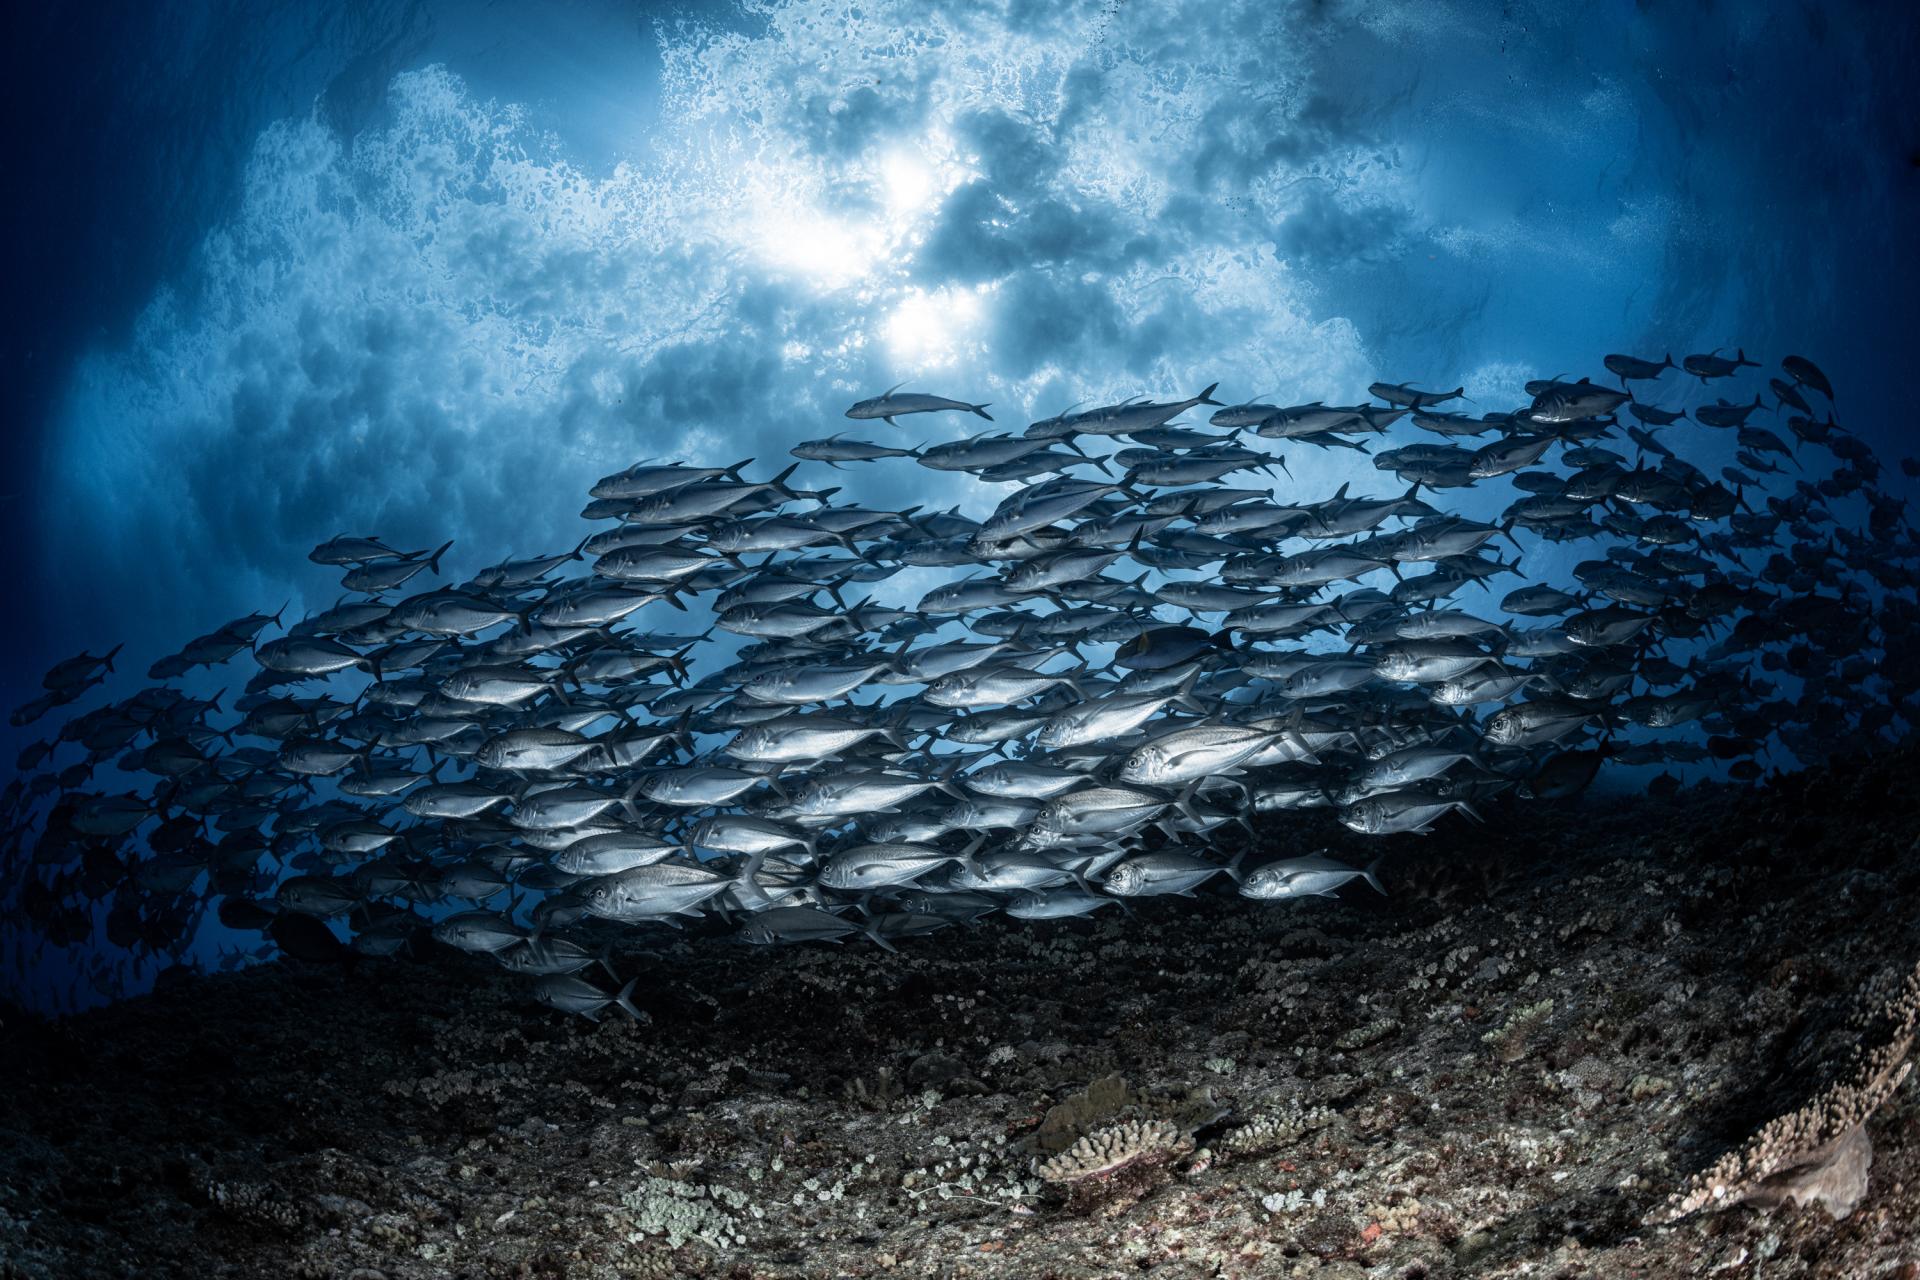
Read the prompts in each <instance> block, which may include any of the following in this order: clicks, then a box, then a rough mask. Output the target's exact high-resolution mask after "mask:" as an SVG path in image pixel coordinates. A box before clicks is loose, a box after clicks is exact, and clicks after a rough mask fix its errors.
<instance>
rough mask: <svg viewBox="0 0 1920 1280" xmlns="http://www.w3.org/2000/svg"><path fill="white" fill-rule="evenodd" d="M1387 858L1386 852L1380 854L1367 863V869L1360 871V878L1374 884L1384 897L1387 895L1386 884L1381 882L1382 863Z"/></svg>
mask: <svg viewBox="0 0 1920 1280" xmlns="http://www.w3.org/2000/svg"><path fill="white" fill-rule="evenodd" d="M1385 858H1386V855H1385V854H1384V853H1383V854H1381V855H1379V857H1376V858H1375V859H1374V860H1373V861H1372V862H1369V863H1368V864H1367V868H1366V870H1364V871H1362V872H1361V873H1360V878H1361V879H1362V880H1365V881H1366V882H1367V883H1368V884H1370V885H1372V886H1373V887H1374V889H1375V890H1376V891H1377V892H1379V894H1380V895H1381V896H1382V897H1385V896H1386V895H1387V889H1386V886H1385V885H1383V884H1381V883H1380V863H1381V862H1382V861H1383V860H1385Z"/></svg>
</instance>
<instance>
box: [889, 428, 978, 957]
mask: <svg viewBox="0 0 1920 1280" xmlns="http://www.w3.org/2000/svg"><path fill="white" fill-rule="evenodd" d="M982 416H984V415H982ZM860 932H861V933H864V934H866V935H867V937H869V938H871V939H873V944H874V945H875V946H877V947H879V948H881V949H882V950H884V951H891V952H893V953H894V954H895V955H898V954H899V953H900V948H898V947H896V946H894V945H893V942H892V940H891V939H889V938H888V937H887V935H886V934H884V933H882V932H880V926H879V925H877V924H875V923H874V917H873V915H872V913H868V915H867V920H866V923H865V924H863V925H861V926H860Z"/></svg>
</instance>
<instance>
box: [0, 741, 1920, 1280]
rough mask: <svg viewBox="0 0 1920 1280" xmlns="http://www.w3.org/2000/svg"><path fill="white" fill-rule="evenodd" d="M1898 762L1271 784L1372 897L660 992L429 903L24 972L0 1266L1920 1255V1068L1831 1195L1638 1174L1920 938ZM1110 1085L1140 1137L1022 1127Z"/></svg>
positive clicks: (1317, 1265)
mask: <svg viewBox="0 0 1920 1280" xmlns="http://www.w3.org/2000/svg"><path fill="white" fill-rule="evenodd" d="M1917 767H1920V752H1916V751H1914V750H1906V751H1902V752H1899V753H1889V754H1885V755H1882V756H1879V757H1877V758H1874V759H1871V760H1865V761H1856V762H1853V763H1850V764H1846V765H1842V766H1836V767H1834V768H1832V769H1830V770H1816V771H1812V772H1808V773H1804V774H1799V775H1796V776H1792V777H1787V778H1784V779H1782V780H1780V781H1778V782H1777V783H1775V784H1774V785H1772V786H1771V787H1769V788H1765V789H1762V790H1760V791H1757V792H1745V791H1726V790H1719V789H1704V790H1695V791H1692V792H1687V793H1683V794H1682V795H1681V796H1680V797H1679V798H1677V799H1675V800H1672V801H1657V800H1650V799H1649V800H1637V799H1631V798H1628V799H1621V798H1618V797H1613V798H1607V799H1604V800H1602V799H1599V798H1595V799H1590V800H1587V801H1585V802H1582V803H1578V804H1572V805H1564V806H1558V807H1555V806H1544V805H1534V806H1527V805H1516V806H1515V807H1513V808H1510V809H1496V810H1495V811H1493V812H1491V813H1489V814H1488V818H1489V822H1488V825H1487V826H1485V827H1474V826H1472V825H1471V824H1467V823H1453V822H1450V823H1449V824H1448V825H1447V828H1446V829H1445V830H1444V831H1442V832H1440V833H1437V834H1435V835H1432V836H1429V837H1426V838H1415V837H1400V838H1396V839H1393V840H1391V841H1389V842H1388V843H1386V844H1380V843H1372V842H1366V841H1363V840H1360V839H1358V838H1351V839H1349V838H1346V837H1345V836H1344V833H1341V832H1339V831H1338V829H1337V828H1334V827H1332V826H1331V825H1330V824H1326V823H1324V822H1322V821H1319V820H1315V821H1312V822H1308V823H1304V824H1303V823H1300V822H1289V823H1286V824H1280V823H1273V824H1269V825H1268V826H1267V827H1266V828H1265V829H1264V830H1263V841H1264V842H1265V843H1266V844H1267V845H1269V846H1271V849H1272V851H1273V852H1275V853H1287V852H1298V851H1307V850H1310V849H1312V848H1317V847H1319V846H1320V845H1322V844H1326V845H1330V846H1332V847H1333V850H1334V852H1335V853H1336V854H1340V855H1343V856H1349V857H1352V858H1356V859H1362V860H1364V859H1365V858H1366V857H1368V856H1369V855H1370V854H1375V853H1379V852H1380V851H1381V850H1383V849H1385V850H1387V851H1388V855H1389V856H1388V861H1387V863H1386V866H1385V870H1384V873H1383V874H1384V878H1385V879H1386V881H1387V883H1388V886H1389V888H1390V889H1391V890H1392V896H1391V897H1389V898H1385V899H1382V898H1379V897H1377V896H1376V895H1374V894H1373V893H1372V892H1371V891H1370V890H1367V889H1366V888H1364V886H1351V887H1349V889H1348V890H1347V891H1346V896H1345V897H1343V899H1342V900H1340V901H1338V902H1335V901H1328V900H1323V899H1312V900H1308V901H1304V902H1297V903H1265V904H1263V903H1252V902H1245V901H1241V900H1239V899H1236V898H1232V897H1228V896H1218V897H1208V898H1206V899H1205V900H1203V901H1187V900H1155V901H1148V902H1143V903H1140V904H1138V905H1137V907H1136V911H1135V914H1134V915H1133V917H1131V918H1127V917H1123V916H1120V915H1119V914H1118V913H1116V912H1113V911H1108V912H1104V913H1102V916H1101V918H1099V919H1097V920H1093V921H1089V920H1078V921H1065V922H1054V923H1047V924H1038V925H1023V924H1020V923H1018V922H1014V921H1006V920H992V921H989V922H988V923H986V924H984V925H983V926H981V927H978V928H974V929H971V930H961V929H952V930H948V931H946V932H944V933H941V934H939V935H937V936H933V937H928V938H923V939H919V940H915V941H910V942H907V943H904V944H903V954H900V955H888V954H886V953H884V952H882V951H879V950H877V949H875V948H873V947H872V946H870V945H866V944H864V943H862V944H859V945H851V946H847V947H845V948H841V947H833V946H805V947H794V948H787V949H780V950H753V949H748V948H745V947H741V946H738V945H735V944H733V943H730V942H728V941H726V940H725V939H721V938H686V937H675V936H673V935H664V934H660V933H653V934H649V935H646V938H645V940H646V941H647V942H648V943H649V944H650V945H651V949H650V950H648V951H646V952H644V953H634V954H630V955H628V956H625V957H623V958H621V959H619V960H618V961H616V963H617V964H618V965H619V967H620V968H621V970H622V975H623V976H626V974H627V973H629V972H633V971H638V972H640V973H641V974H643V975H644V977H643V979H642V981H641V983H640V989H639V997H638V998H639V1001H640V1003H641V1004H642V1006H643V1007H644V1008H645V1010H646V1011H647V1012H648V1014H649V1015H650V1021H649V1022H647V1023H646V1024H643V1025H633V1024H631V1023H629V1022H628V1021H627V1019H625V1018H623V1017H618V1016H614V1017H610V1018H609V1019H608V1020H607V1021H605V1022H603V1023H602V1024H600V1025H597V1026H596V1025H594V1024H591V1023H589V1022H587V1021H585V1020H583V1019H580V1018H576V1017H569V1016H566V1015H562V1014H557V1013H552V1012H548V1011H546V1010H545V1009H543V1008H541V1007H539V1006H537V1005H534V1004H533V1003H532V1002H531V1001H530V1000H529V999H528V998H527V987H526V984H525V983H524V981H523V980H520V979H517V978H515V977H512V976H510V975H508V974H507V973H505V972H503V971H501V970H499V969H498V968H497V967H495V966H493V965H491V964H490V963H486V962H482V961H478V960H472V959H468V958H465V957H461V956H457V955H454V954H452V953H449V952H444V951H440V950H438V949H437V948H436V949H435V950H434V952H433V953H432V954H430V955H426V956H423V958H421V959H419V960H415V961H390V962H366V963H361V964H358V965H356V966H354V967H352V968H350V969H345V970H339V969H330V968H319V969H316V968H311V967H300V966H298V965H296V964H295V963H293V962H287V963H283V964H274V965H268V966H263V967H259V968H256V969H252V970H249V971H246V972H242V973H237V974H230V975H224V976H219V977H211V978H206V979H198V980H190V981H186V982H179V983H171V984H168V986H167V988H166V989H165V990H163V991H161V992H160V993H158V994H155V995H152V996H148V997H144V998H141V999H137V1000H131V1001H127V1002H125V1003H123V1004H121V1005H118V1006H116V1007H113V1008H109V1009H105V1010H101V1011H98V1012H94V1013H90V1014H87V1015H84V1016H81V1017H77V1018H74V1019H71V1020H69V1021H65V1022H61V1023H58V1024H45V1023H42V1022H39V1021H37V1020H35V1019H32V1018H28V1017H25V1016H22V1015H20V1014H17V1013H12V1012H8V1013H7V1014H6V1015H5V1017H4V1023H5V1025H4V1030H3V1031H0V1067H3V1069H4V1072H5V1077H4V1078H5V1081H6V1088H5V1090H4V1092H0V1276H5V1277H69V1276H73V1277H109V1276H111V1277H121V1276H129V1277H133V1276H137V1277H143V1278H144V1277H154V1278H158V1277H176V1276H178V1277H187V1276H192V1277H212V1276H238V1277H249V1278H251V1277H269V1276H271V1277H281V1276H288V1277H355V1278H357V1280H372V1278H373V1277H380V1276H384V1277H390V1278H392V1280H400V1278H401V1277H482V1276H485V1277H492V1276H503V1277H504V1276H514V1277H563V1276H564V1277H582V1278H585V1277H614V1276H648V1277H652V1276H662V1277H664V1276H675V1275H688V1276H725V1277H761V1276H768V1277H774V1276H780V1277H833V1276H954V1277H959V1276H1014V1277H1032V1278H1034V1280H1043V1278H1045V1277H1063V1278H1064V1277H1107V1276H1131V1275H1146V1274H1151V1275H1154V1276H1170V1277H1174V1276H1177V1277H1185V1276H1262V1277H1264V1276H1294V1275H1299V1276H1315V1277H1346V1276H1354V1277H1358V1276H1363V1275H1364V1276H1391V1277H1442V1276H1468V1275H1471V1276H1519V1275H1526V1276H1546V1277H1557V1276H1567V1277H1573V1276H1641V1277H1659V1276H1695V1275H1715V1276H1723V1277H1729V1278H1733V1277H1743V1276H1765V1277H1769V1278H1770V1280H1771V1278H1774V1277H1790V1276H1801V1275H1809V1276H1834V1277H1846V1278H1848V1280H1853V1278H1854V1277H1867V1276H1881V1275H1892V1276H1906V1277H1911V1276H1915V1275H1917V1274H1920V1088H1917V1087H1916V1086H1915V1085H1914V1084H1912V1083H1911V1082H1909V1083H1908V1084H1907V1085H1906V1086H1905V1087H1904V1088H1903V1089H1902V1090H1901V1091H1900V1092H1899V1093H1897V1094H1896V1095H1895V1096H1894V1098H1893V1099H1892V1101H1891V1102H1889V1103H1888V1104H1887V1105H1886V1106H1884V1107H1882V1108H1881V1110H1880V1112H1879V1113H1878V1115H1877V1116H1876V1117H1875V1118H1874V1119H1873V1121H1872V1122H1871V1123H1870V1125H1869V1132H1870V1133H1871V1135H1872V1138H1873V1141H1874V1144H1875V1146H1876V1148H1877V1150H1876V1153H1875V1160H1874V1165H1873V1169H1872V1181H1871V1187H1870V1190H1869V1192H1868V1195H1867V1198H1866V1200H1865V1201H1864V1203H1862V1204H1861V1206H1860V1207H1859V1208H1858V1209H1857V1210H1856V1211H1855V1212H1854V1213H1852V1214H1851V1215H1850V1216H1849V1217H1847V1218H1846V1219H1844V1220H1842V1221H1839V1222H1835V1221H1833V1220H1832V1219H1830V1218H1829V1217H1828V1216H1827V1214H1826V1213H1825V1212H1824V1211H1823V1210H1822V1209H1820V1208H1812V1209H1807V1210H1793V1209H1785V1210H1779V1211H1775V1212H1772V1213H1763V1212H1760V1211H1757V1210H1754V1209H1750V1208H1744V1207H1743V1208H1737V1209H1733V1210H1730V1211H1726V1212H1722V1213H1719V1214H1712V1215H1705V1216H1698V1217H1694V1218H1691V1219H1688V1220H1686V1221H1684V1222H1682V1223H1681V1224H1679V1225H1677V1226H1672V1227H1646V1226H1642V1225H1641V1221H1642V1218H1643V1215H1645V1214H1646V1213H1647V1212H1648V1211H1649V1210H1650V1209H1652V1208H1654V1207H1656V1206H1657V1205H1659V1204H1660V1202H1661V1201H1662V1200H1663V1198H1664V1197H1665V1196H1666V1195H1667V1194H1668V1193H1669V1192H1670V1191H1671V1190H1672V1189H1673V1188H1674V1187H1675V1186H1676V1185H1677V1184H1678V1183H1679V1182H1680V1181H1681V1180H1682V1179H1683V1178H1684V1177H1685V1176H1686V1175H1688V1174H1690V1173H1692V1172H1694V1171H1696V1170H1698V1169H1700V1168H1701V1167H1703V1166H1704V1165H1706V1164H1707V1163H1709V1162H1710V1161H1711V1160H1712V1159H1714V1158H1715V1157H1716V1156H1718V1155H1719V1154H1720V1153H1722V1152H1723V1151H1725V1150H1726V1149H1728V1148H1729V1147H1731V1146H1733V1145H1735V1144H1736V1143H1738V1142H1739V1141H1740V1140H1742V1139H1743V1138H1745V1137H1746V1136H1747V1135H1748V1134H1750V1133H1752V1132H1753V1131H1754V1130H1755V1129H1756V1128H1757V1127H1758V1126H1759V1125H1760V1124H1762V1123H1763V1122H1764V1121H1766V1120H1768V1119H1769V1118H1771V1117H1773V1116H1776V1115H1778V1114H1780V1113H1782V1112H1784V1111H1788V1110H1792V1109H1793V1108H1795V1107H1797V1106H1798V1105H1800V1104H1801V1103H1802V1102H1804V1101H1805V1100H1806V1099H1808V1098H1809V1097H1811V1096H1812V1095H1813V1094H1815V1093H1816V1092H1817V1091H1819V1090H1820V1089H1821V1088H1822V1087H1823V1086H1824V1085H1825V1084H1827V1083H1828V1082H1829V1081H1830V1080H1831V1079H1832V1078H1833V1075H1834V1072H1835V1071H1836V1069H1837V1067H1836V1064H1838V1063H1839V1062H1840V1061H1841V1060H1842V1058H1843V1056H1844V1054H1845V1052H1846V1050H1847V1049H1848V1048H1849V1047H1850V1046H1851V1044H1852V1043H1853V1042H1854V1040H1855V1037H1856V1032H1855V1031H1854V1030H1852V1029H1851V1028H1850V1027H1849V1024H1848V1018H1849V1015H1851V1014H1854V1013H1856V1012H1858V1011H1859V1010H1860V1009H1861V1008H1862V1007H1863V1006H1864V1005H1866V1004H1868V1003H1870V1002H1871V1000H1872V999H1873V998H1875V997H1884V996H1885V995H1886V993H1887V992H1888V991H1889V990H1890V988H1891V984H1893V983H1894V982H1896V981H1897V980H1898V979H1899V978H1900V976H1901V975H1903V974H1904V973H1905V972H1906V971H1908V970H1910V969H1911V968H1912V966H1913V964H1914V962H1915V961H1916V959H1920V912H1916V910H1915V904H1916V903H1920V847H1916V833H1920V823H1916V820H1915V816H1914V815H1915V806H1916V802H1920V786H1917V785H1916V783H1915V771H1916V768H1917ZM1225 888H1226V885H1225V883H1224V881H1222V882H1220V884H1219V889H1220V890H1221V891H1224V890H1225ZM636 936H637V935H636ZM1062 1104H1067V1105H1065V1106H1062ZM1129 1118H1131V1119H1136V1120H1146V1119H1153V1118H1160V1119H1164V1120H1166V1121H1168V1122H1169V1123H1170V1125H1171V1128H1165V1129H1162V1130H1160V1132H1161V1133H1163V1134H1172V1135H1173V1139H1174V1140H1173V1141H1172V1144H1171V1151H1170V1152H1169V1153H1168V1155H1167V1157H1166V1158H1164V1159H1162V1160H1159V1161H1147V1162H1144V1163H1142V1164H1137V1165H1135V1166H1133V1167H1131V1168H1130V1169H1128V1170H1127V1171H1125V1174H1124V1176H1119V1177H1113V1178H1107V1179H1101V1180H1098V1181H1095V1182H1091V1183H1087V1184H1081V1185H1080V1187H1079V1191H1078V1192H1077V1193H1076V1194H1073V1195H1068V1194H1066V1193H1065V1192H1064V1191H1063V1190H1061V1189H1060V1188H1058V1187H1056V1186H1055V1185H1053V1184H1050V1183H1047V1182H1045V1181H1044V1180H1042V1179H1041V1178H1040V1177H1039V1176H1038V1175H1037V1174H1036V1172H1035V1165H1036V1159H1037V1156H1036V1153H1038V1155H1039V1156H1045V1155H1047V1154H1049V1153H1051V1152H1053V1151H1056V1150H1058V1149H1059V1148H1061V1147H1063V1146H1065V1145H1066V1144H1068V1143H1070V1142H1071V1141H1073V1139H1074V1138H1076V1137H1077V1136H1078V1135H1079V1134H1080V1133H1081V1132H1083V1131H1085V1130H1088V1129H1093V1128H1098V1127H1100V1126H1102V1125H1105V1124H1111V1123H1114V1122H1115V1121H1117V1120H1125V1119H1129ZM1189 1143H1191V1145H1192V1148H1193V1149H1192V1150H1191V1151H1189V1150H1187V1147H1188V1144H1189ZM1175 1153H1177V1154H1175Z"/></svg>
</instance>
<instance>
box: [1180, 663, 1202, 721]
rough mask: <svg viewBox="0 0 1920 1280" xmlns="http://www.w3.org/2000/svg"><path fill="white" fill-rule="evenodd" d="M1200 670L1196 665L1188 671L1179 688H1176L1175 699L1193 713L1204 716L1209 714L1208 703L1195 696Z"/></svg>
mask: <svg viewBox="0 0 1920 1280" xmlns="http://www.w3.org/2000/svg"><path fill="white" fill-rule="evenodd" d="M1200 672H1201V668H1200V667H1195V668H1194V669H1193V670H1192V671H1189V672H1188V673H1187V678H1186V679H1185V680H1182V681H1181V682H1180V687H1179V688H1178V689H1176V690H1174V693H1173V700H1174V701H1175V702H1177V703H1179V704H1180V705H1181V706H1182V707H1184V708H1185V709H1186V710H1188V711H1191V712H1193V714H1195V715H1197V716H1204V715H1205V714H1207V707H1206V705H1205V704H1204V703H1202V702H1200V701H1199V700H1197V699H1196V698H1195V697H1194V696H1193V689H1194V686H1195V685H1197V684H1199V683H1200Z"/></svg>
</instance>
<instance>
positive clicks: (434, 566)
mask: <svg viewBox="0 0 1920 1280" xmlns="http://www.w3.org/2000/svg"><path fill="white" fill-rule="evenodd" d="M452 546H453V539H452V538H448V539H447V540H446V541H445V542H443V543H441V544H440V549H439V550H438V551H435V552H434V553H433V554H432V555H430V556H428V557H427V568H429V569H431V570H433V571H434V572H435V573H439V572H440V557H441V556H444V555H445V554H447V550H448V548H450V547H452Z"/></svg>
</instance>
